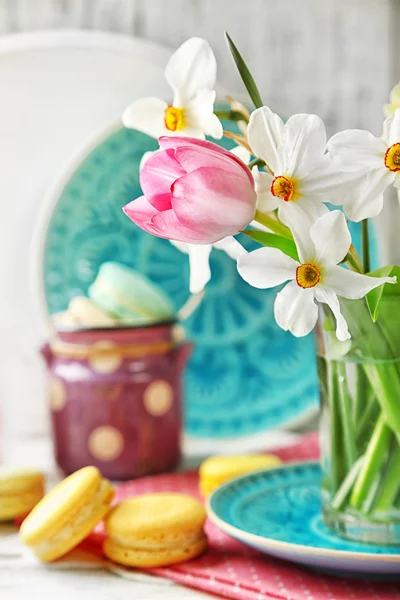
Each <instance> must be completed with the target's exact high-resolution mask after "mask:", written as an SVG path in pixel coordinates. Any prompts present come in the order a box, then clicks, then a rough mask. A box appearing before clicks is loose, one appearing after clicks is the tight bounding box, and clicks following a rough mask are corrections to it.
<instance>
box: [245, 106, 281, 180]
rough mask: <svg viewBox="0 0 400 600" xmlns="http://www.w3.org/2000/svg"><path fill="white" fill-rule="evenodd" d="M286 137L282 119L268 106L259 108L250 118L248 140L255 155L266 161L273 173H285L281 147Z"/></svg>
mask: <svg viewBox="0 0 400 600" xmlns="http://www.w3.org/2000/svg"><path fill="white" fill-rule="evenodd" d="M283 135H284V125H283V121H282V119H281V118H280V117H279V116H278V115H277V114H275V113H273V112H272V110H271V109H270V108H268V106H262V107H261V108H257V109H256V110H255V111H254V112H253V113H252V114H251V117H250V122H249V125H248V128H247V138H248V140H249V144H250V147H251V149H252V150H253V154H254V155H255V156H257V157H258V158H262V159H263V160H265V162H266V163H267V165H268V166H269V167H270V168H271V169H272V171H273V172H274V173H275V174H276V175H279V174H281V173H283V170H282V169H283V166H284V165H283V164H282V160H281V146H282V141H283Z"/></svg>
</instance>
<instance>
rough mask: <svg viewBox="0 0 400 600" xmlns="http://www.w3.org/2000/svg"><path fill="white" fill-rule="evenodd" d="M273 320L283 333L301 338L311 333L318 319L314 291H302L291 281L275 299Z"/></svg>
mask: <svg viewBox="0 0 400 600" xmlns="http://www.w3.org/2000/svg"><path fill="white" fill-rule="evenodd" d="M274 315H275V320H276V322H277V323H278V325H279V327H281V328H282V329H283V330H284V331H290V332H291V333H292V334H293V335H294V336H295V337H303V336H304V335H307V334H308V333H310V331H312V330H313V329H314V327H315V324H316V322H317V319H318V306H317V305H316V303H315V302H314V290H313V289H303V288H301V287H300V286H298V285H297V283H296V282H295V281H291V282H290V283H288V284H287V286H285V287H284V288H283V290H282V291H281V292H279V294H278V295H277V297H276V300H275V304H274Z"/></svg>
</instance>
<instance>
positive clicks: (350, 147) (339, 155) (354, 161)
mask: <svg viewBox="0 0 400 600" xmlns="http://www.w3.org/2000/svg"><path fill="white" fill-rule="evenodd" d="M327 147H328V150H329V158H330V160H331V161H332V163H333V164H334V165H335V167H337V168H338V169H341V170H342V171H362V170H364V171H365V170H367V169H376V168H378V167H381V166H384V163H383V158H384V155H385V152H386V149H387V147H386V144H385V143H384V142H383V140H381V139H380V138H376V137H375V136H374V135H372V133H369V131H363V130H362V129H347V130H346V131H341V132H339V133H336V134H335V135H334V136H333V137H331V139H330V140H329V142H328V145H327Z"/></svg>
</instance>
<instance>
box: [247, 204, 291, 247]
mask: <svg viewBox="0 0 400 600" xmlns="http://www.w3.org/2000/svg"><path fill="white" fill-rule="evenodd" d="M254 220H255V221H257V223H260V225H264V226H265V227H268V229H270V230H271V231H273V232H274V233H278V234H279V235H281V236H283V237H285V238H288V239H290V240H292V239H293V236H292V233H291V231H290V229H289V227H286V226H285V225H282V223H281V222H280V221H277V220H276V219H274V218H273V217H270V216H269V215H267V214H265V213H263V212H261V211H259V210H256V214H255V217H254Z"/></svg>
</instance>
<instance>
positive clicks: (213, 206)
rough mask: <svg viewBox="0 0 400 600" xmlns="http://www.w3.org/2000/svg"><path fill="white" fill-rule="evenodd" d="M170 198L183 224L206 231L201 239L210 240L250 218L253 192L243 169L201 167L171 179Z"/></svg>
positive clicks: (241, 226)
mask: <svg viewBox="0 0 400 600" xmlns="http://www.w3.org/2000/svg"><path fill="white" fill-rule="evenodd" d="M171 202H172V207H173V209H174V211H175V213H176V215H177V218H178V219H179V221H180V222H181V223H182V225H183V226H185V227H187V228H188V229H190V230H192V231H195V232H201V231H204V232H207V237H206V239H204V242H206V241H207V242H208V243H213V242H217V241H219V240H220V239H222V238H224V237H226V236H227V235H234V234H236V233H238V232H239V231H240V230H241V229H244V228H245V227H246V226H247V225H248V224H249V223H250V221H252V220H253V217H254V214H255V204H256V194H255V191H254V189H253V187H252V185H251V184H250V182H249V180H248V178H247V177H246V176H245V174H244V173H243V174H242V173H241V174H240V175H238V174H237V173H236V171H233V170H231V172H227V171H226V170H223V169H219V168H214V167H200V168H198V169H197V170H196V171H193V172H191V173H187V174H186V175H184V176H183V177H181V178H180V179H178V180H177V181H176V182H175V183H174V185H173V187H172V199H171ZM171 237H172V236H171Z"/></svg>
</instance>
